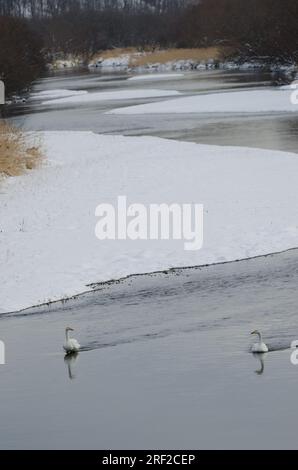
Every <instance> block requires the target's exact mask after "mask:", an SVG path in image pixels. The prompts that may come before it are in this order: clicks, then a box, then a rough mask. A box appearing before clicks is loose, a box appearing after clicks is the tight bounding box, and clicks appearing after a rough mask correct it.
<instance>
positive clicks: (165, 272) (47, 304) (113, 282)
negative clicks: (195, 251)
mask: <svg viewBox="0 0 298 470" xmlns="http://www.w3.org/2000/svg"><path fill="white" fill-rule="evenodd" d="M291 251H297V252H298V247H293V248H288V249H286V250H281V251H276V252H274V253H267V254H264V255H256V256H252V257H249V258H242V259H235V260H232V261H220V262H218V263H210V264H202V265H195V266H182V267H178V266H177V267H174V268H165V269H163V270H160V271H152V272H144V273H135V274H128V275H127V276H124V277H120V278H119V279H109V280H107V281H102V282H94V283H91V284H87V286H86V287H90V289H88V290H86V291H82V292H81V293H79V294H75V295H73V296H69V297H65V298H61V299H57V300H53V301H49V302H44V303H41V304H37V305H32V306H30V307H26V308H24V309H20V310H14V311H10V312H3V313H0V319H1V318H4V317H7V316H10V315H12V316H17V315H19V314H22V316H26V315H32V310H33V309H41V310H39V311H37V312H35V313H36V314H39V313H42V310H43V309H44V308H47V309H50V308H51V307H52V306H55V305H58V309H59V308H60V307H64V304H65V303H67V302H71V301H77V300H80V299H81V298H82V297H83V296H85V295H89V294H93V293H96V292H99V291H100V290H102V289H103V288H105V287H107V286H115V285H116V284H121V283H123V282H125V281H127V280H133V279H136V278H140V277H142V278H144V277H152V276H155V275H166V276H167V275H169V274H178V273H179V272H185V271H194V270H201V269H204V268H210V267H217V266H224V265H231V264H236V263H242V262H250V261H254V260H257V259H260V258H268V257H274V256H278V255H282V254H285V253H289V252H291ZM93 286H94V287H93ZM26 312H28V313H26Z"/></svg>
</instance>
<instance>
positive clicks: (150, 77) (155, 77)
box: [128, 73, 184, 81]
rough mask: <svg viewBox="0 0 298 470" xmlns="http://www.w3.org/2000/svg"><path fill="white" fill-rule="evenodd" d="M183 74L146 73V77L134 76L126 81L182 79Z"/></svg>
mask: <svg viewBox="0 0 298 470" xmlns="http://www.w3.org/2000/svg"><path fill="white" fill-rule="evenodd" d="M183 77H184V74H183V73H147V74H146V75H135V76H133V77H130V78H128V80H132V81H135V80H161V79H167V78H169V79H171V78H183Z"/></svg>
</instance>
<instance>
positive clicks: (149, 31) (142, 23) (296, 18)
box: [2, 0, 298, 61]
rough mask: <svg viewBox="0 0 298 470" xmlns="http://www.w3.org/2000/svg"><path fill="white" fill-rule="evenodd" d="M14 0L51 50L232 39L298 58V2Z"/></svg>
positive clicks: (239, 45)
mask: <svg viewBox="0 0 298 470" xmlns="http://www.w3.org/2000/svg"><path fill="white" fill-rule="evenodd" d="M5 1H6V2H8V3H9V0H5ZM2 2H3V0H2ZM11 2H12V3H18V4H21V3H23V4H26V5H27V9H28V11H29V10H30V12H31V14H32V20H31V21H32V24H33V25H34V28H35V30H36V31H38V32H39V33H40V34H41V35H42V36H43V38H44V42H45V47H46V49H47V50H48V51H51V52H53V51H54V52H57V51H62V52H66V53H69V52H70V53H80V54H92V53H94V52H97V51H99V50H101V49H107V48H112V47H126V46H140V47H144V46H155V47H204V46H212V45H216V44H220V43H221V44H225V43H227V44H230V45H232V46H235V48H236V50H237V51H239V52H240V53H241V54H243V55H246V56H252V55H258V56H260V55H261V56H270V57H271V58H276V59H278V60H280V61H288V60H298V0H11ZM29 5H31V6H30V8H29ZM33 5H34V8H33ZM41 6H42V7H43V9H42V7H41ZM34 11H35V12H38V14H37V13H36V14H35V15H34ZM42 12H43V14H41V13H42Z"/></svg>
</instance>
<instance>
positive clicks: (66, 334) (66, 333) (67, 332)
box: [65, 330, 69, 341]
mask: <svg viewBox="0 0 298 470" xmlns="http://www.w3.org/2000/svg"><path fill="white" fill-rule="evenodd" d="M65 337H66V341H68V340H69V331H68V330H66V331H65Z"/></svg>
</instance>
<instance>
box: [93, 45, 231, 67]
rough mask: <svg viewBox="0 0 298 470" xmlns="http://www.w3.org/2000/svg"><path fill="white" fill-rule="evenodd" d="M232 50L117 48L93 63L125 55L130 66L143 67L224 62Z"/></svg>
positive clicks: (104, 52) (101, 55) (100, 54)
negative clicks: (178, 63)
mask: <svg viewBox="0 0 298 470" xmlns="http://www.w3.org/2000/svg"><path fill="white" fill-rule="evenodd" d="M230 53H231V48H228V47H200V48H193V49H176V48H173V49H165V50H153V48H152V47H148V48H146V49H144V50H140V49H138V48H136V47H126V48H115V49H109V50H107V51H103V52H102V53H99V54H96V55H95V56H94V57H93V61H96V60H98V59H111V58H115V57H120V56H123V55H130V56H131V58H130V65H131V66H133V67H142V66H145V65H148V64H154V63H159V64H165V63H167V62H174V61H178V60H193V61H194V62H201V61H207V60H208V59H214V60H223V59H224V58H225V57H227V56H229V55H230Z"/></svg>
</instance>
